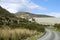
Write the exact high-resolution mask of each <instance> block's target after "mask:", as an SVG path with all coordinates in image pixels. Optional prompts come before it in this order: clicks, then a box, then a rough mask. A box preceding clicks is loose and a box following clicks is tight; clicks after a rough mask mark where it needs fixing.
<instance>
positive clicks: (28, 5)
mask: <svg viewBox="0 0 60 40" xmlns="http://www.w3.org/2000/svg"><path fill="white" fill-rule="evenodd" d="M0 5H1V6H2V7H3V8H5V9H7V10H8V11H10V12H14V13H15V12H17V11H21V10H22V11H23V10H24V11H25V10H26V11H28V10H46V8H44V7H42V6H39V5H37V4H35V3H33V2H32V1H31V0H1V1H0Z"/></svg>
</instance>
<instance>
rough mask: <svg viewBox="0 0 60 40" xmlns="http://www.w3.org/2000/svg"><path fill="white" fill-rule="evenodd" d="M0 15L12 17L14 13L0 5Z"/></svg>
mask: <svg viewBox="0 0 60 40" xmlns="http://www.w3.org/2000/svg"><path fill="white" fill-rule="evenodd" d="M0 17H10V18H12V17H15V15H14V14H12V13H10V12H8V11H7V10H6V9H4V8H2V7H1V6H0Z"/></svg>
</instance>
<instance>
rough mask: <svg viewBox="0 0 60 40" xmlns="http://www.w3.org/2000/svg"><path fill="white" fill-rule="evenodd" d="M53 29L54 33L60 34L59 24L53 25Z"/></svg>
mask: <svg viewBox="0 0 60 40" xmlns="http://www.w3.org/2000/svg"><path fill="white" fill-rule="evenodd" d="M53 27H54V28H55V29H56V31H59V32H60V24H55V25H54V26H53Z"/></svg>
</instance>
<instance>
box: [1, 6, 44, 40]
mask: <svg viewBox="0 0 60 40" xmlns="http://www.w3.org/2000/svg"><path fill="white" fill-rule="evenodd" d="M17 20H19V24H18V21H17ZM11 21H12V22H11ZM3 25H4V26H3ZM44 31H45V30H44V26H43V25H39V24H37V23H35V22H29V21H28V20H27V19H22V18H16V17H15V15H14V14H11V13H9V12H8V11H7V10H5V9H3V8H2V7H0V34H1V35H0V39H1V40H4V39H5V40H8V39H9V40H13V39H14V40H17V39H20V40H22V39H25V38H27V37H29V36H32V35H35V34H37V33H38V32H44ZM27 32H28V33H27ZM18 35H19V36H18Z"/></svg>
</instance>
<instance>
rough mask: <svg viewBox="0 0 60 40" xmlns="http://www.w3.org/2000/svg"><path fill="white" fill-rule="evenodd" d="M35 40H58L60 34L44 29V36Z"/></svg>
mask: <svg viewBox="0 0 60 40" xmlns="http://www.w3.org/2000/svg"><path fill="white" fill-rule="evenodd" d="M37 40H60V33H58V32H55V31H52V30H48V29H46V34H45V35H44V36H43V37H41V38H39V39H37Z"/></svg>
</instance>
